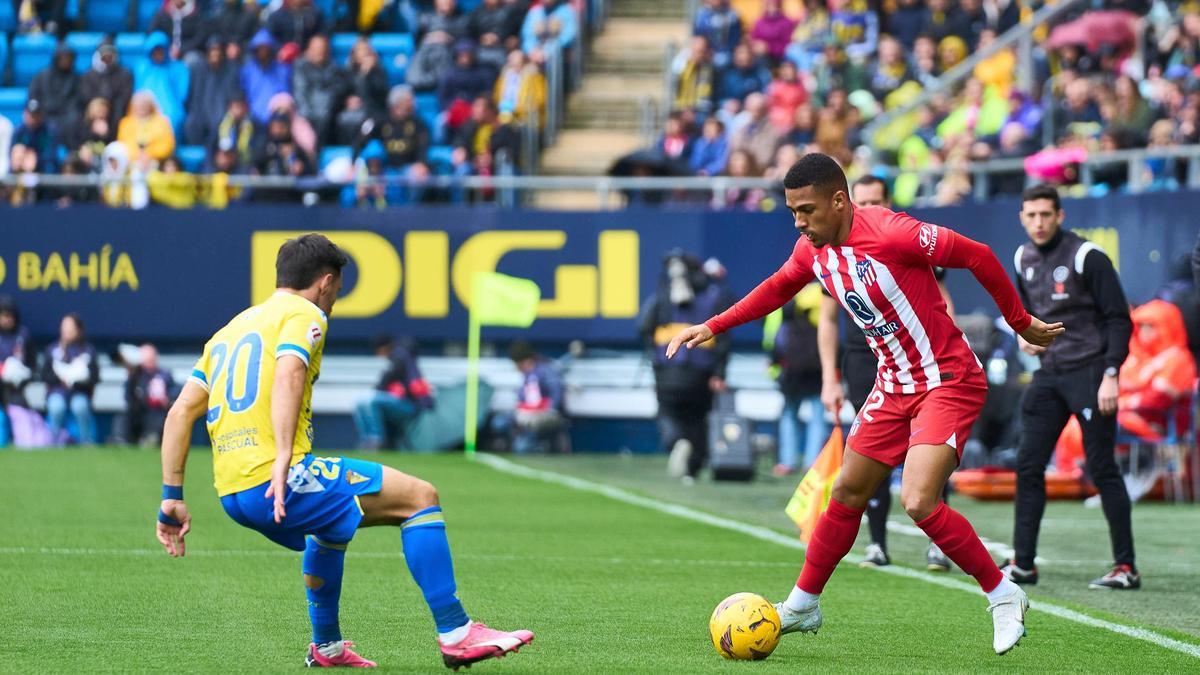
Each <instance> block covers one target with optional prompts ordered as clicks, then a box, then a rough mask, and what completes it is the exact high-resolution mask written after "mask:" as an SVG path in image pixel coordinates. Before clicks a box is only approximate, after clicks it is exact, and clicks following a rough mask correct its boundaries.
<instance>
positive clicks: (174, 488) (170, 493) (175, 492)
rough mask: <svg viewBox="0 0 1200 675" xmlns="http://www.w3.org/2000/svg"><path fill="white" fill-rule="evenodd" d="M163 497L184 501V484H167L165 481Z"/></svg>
mask: <svg viewBox="0 0 1200 675" xmlns="http://www.w3.org/2000/svg"><path fill="white" fill-rule="evenodd" d="M162 498H163V499H178V500H179V501H183V486H182V485H167V484H166V483H163V486H162Z"/></svg>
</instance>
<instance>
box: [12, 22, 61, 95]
mask: <svg viewBox="0 0 1200 675" xmlns="http://www.w3.org/2000/svg"><path fill="white" fill-rule="evenodd" d="M56 45H57V43H56V42H55V40H54V38H53V37H51V36H49V35H45V34H34V35H18V36H16V37H15V38H13V43H12V75H13V84H14V85H16V86H18V87H28V86H29V83H30V82H31V81H33V76H34V75H36V74H37V72H38V71H39V70H41V69H43V68H45V67H46V66H48V65H50V60H51V58H52V57H53V56H54V47H55V46H56Z"/></svg>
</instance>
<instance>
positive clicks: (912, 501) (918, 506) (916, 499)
mask: <svg viewBox="0 0 1200 675" xmlns="http://www.w3.org/2000/svg"><path fill="white" fill-rule="evenodd" d="M938 501H939V498H938V497H931V496H929V495H923V494H908V495H906V494H901V495H900V503H901V505H902V506H903V507H904V512H905V513H907V514H908V517H909V518H912V519H913V521H914V522H920V521H922V520H925V519H926V518H928V517H929V516H930V514H932V513H933V510H934V509H936V508H937V505H938Z"/></svg>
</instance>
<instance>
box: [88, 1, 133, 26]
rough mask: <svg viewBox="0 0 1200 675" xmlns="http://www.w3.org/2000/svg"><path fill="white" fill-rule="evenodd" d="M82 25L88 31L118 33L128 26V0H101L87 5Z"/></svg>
mask: <svg viewBox="0 0 1200 675" xmlns="http://www.w3.org/2000/svg"><path fill="white" fill-rule="evenodd" d="M83 25H84V26H85V27H86V28H87V29H88V30H90V31H97V32H100V33H119V32H121V31H123V30H125V29H126V28H127V27H128V25H129V2H128V0H101V1H100V2H97V1H96V0H92V2H89V3H87V6H86V7H85V8H84V14H83Z"/></svg>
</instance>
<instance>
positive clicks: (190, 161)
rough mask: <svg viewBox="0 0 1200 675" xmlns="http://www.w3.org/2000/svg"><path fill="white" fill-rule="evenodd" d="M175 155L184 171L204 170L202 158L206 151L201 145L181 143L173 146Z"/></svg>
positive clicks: (205, 155)
mask: <svg viewBox="0 0 1200 675" xmlns="http://www.w3.org/2000/svg"><path fill="white" fill-rule="evenodd" d="M175 156H176V157H178V158H179V164H180V165H181V166H182V167H183V170H184V171H187V172H188V173H202V172H203V171H204V160H205V158H206V157H207V156H208V153H207V152H206V151H205V150H204V146H203V145H181V146H179V147H178V148H175Z"/></svg>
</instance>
